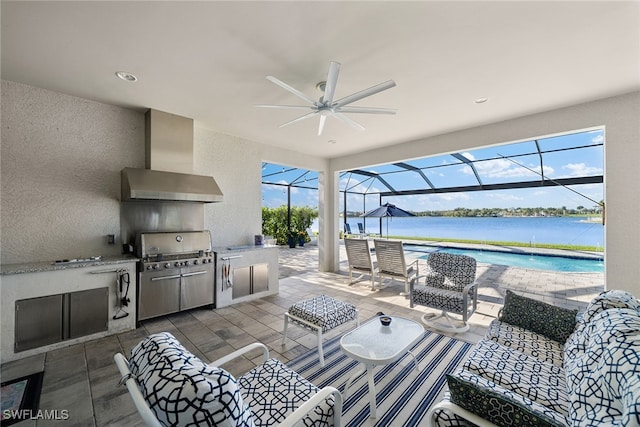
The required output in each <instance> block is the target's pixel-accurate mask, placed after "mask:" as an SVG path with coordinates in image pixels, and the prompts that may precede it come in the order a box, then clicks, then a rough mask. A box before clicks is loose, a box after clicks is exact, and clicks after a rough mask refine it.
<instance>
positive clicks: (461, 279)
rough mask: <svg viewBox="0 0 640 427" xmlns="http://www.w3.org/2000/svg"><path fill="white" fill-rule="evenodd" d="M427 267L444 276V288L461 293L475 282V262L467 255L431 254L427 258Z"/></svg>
mask: <svg viewBox="0 0 640 427" xmlns="http://www.w3.org/2000/svg"><path fill="white" fill-rule="evenodd" d="M427 267H428V269H429V270H430V271H431V272H435V273H439V274H441V275H443V276H445V278H446V280H445V286H446V287H449V289H451V290H454V291H458V292H462V290H463V289H464V287H465V286H467V285H469V284H471V283H473V282H474V281H475V280H476V260H475V258H472V257H470V256H467V255H455V254H448V253H445V252H432V253H430V254H429V257H428V258H427ZM427 275H429V274H427ZM436 286H437V285H436Z"/></svg>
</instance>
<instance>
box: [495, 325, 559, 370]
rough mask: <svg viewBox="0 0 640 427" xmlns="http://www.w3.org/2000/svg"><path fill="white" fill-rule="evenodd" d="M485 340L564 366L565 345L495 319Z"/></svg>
mask: <svg viewBox="0 0 640 427" xmlns="http://www.w3.org/2000/svg"><path fill="white" fill-rule="evenodd" d="M485 339H490V340H491V341H495V342H497V343H499V344H502V345H503V346H505V347H509V348H512V349H514V350H518V351H521V352H523V353H525V354H528V355H529V356H533V357H535V358H537V359H540V360H542V361H544V362H547V363H551V364H553V365H556V366H559V367H562V366H563V351H564V347H563V345H562V344H561V343H559V342H558V341H555V340H552V339H550V338H547V337H545V336H544V335H540V334H537V333H535V332H533V331H530V330H528V329H524V328H521V327H519V326H514V325H512V324H510V323H506V322H501V321H500V320H498V319H494V320H492V321H491V323H490V324H489V329H488V330H487V333H486V334H485Z"/></svg>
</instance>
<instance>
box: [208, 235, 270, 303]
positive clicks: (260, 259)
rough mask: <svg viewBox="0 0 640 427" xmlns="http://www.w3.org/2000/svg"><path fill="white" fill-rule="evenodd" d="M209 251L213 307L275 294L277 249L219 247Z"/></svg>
mask: <svg viewBox="0 0 640 427" xmlns="http://www.w3.org/2000/svg"><path fill="white" fill-rule="evenodd" d="M213 252H214V253H215V260H216V261H215V263H216V264H215V265H216V273H215V276H216V279H215V295H216V298H215V305H216V308H221V307H226V306H229V305H232V304H236V303H239V302H246V301H251V300H253V299H257V298H263V297H265V296H268V295H274V294H277V293H278V289H279V286H278V254H279V250H278V247H277V246H269V245H264V246H253V245H247V246H222V247H215V248H213Z"/></svg>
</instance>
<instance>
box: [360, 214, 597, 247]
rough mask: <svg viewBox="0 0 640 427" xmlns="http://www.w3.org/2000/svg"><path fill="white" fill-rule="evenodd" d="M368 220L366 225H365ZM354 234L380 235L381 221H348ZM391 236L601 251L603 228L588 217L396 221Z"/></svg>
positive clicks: (391, 225) (384, 230)
mask: <svg viewBox="0 0 640 427" xmlns="http://www.w3.org/2000/svg"><path fill="white" fill-rule="evenodd" d="M365 220H366V222H365ZM348 222H349V225H350V227H351V230H352V231H353V232H357V230H358V223H359V222H361V223H363V224H365V228H366V230H367V231H368V232H370V233H379V232H380V229H379V219H378V218H348ZM388 224H389V235H391V236H403V237H432V238H435V239H438V238H450V239H469V240H479V241H508V242H523V243H529V244H531V245H532V246H535V245H536V244H540V243H550V244H564V245H587V246H597V247H602V246H603V242H604V226H603V225H602V223H601V222H599V221H598V222H593V221H591V222H590V221H588V218H587V217H487V218H479V217H418V216H416V217H396V218H389V219H388ZM382 235H383V236H386V235H387V218H382Z"/></svg>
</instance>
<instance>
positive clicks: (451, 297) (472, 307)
mask: <svg viewBox="0 0 640 427" xmlns="http://www.w3.org/2000/svg"><path fill="white" fill-rule="evenodd" d="M422 278H424V279H425V284H424V285H420V284H418V282H419V280H420V279H422ZM415 304H419V305H424V306H427V307H430V308H435V309H438V310H441V313H440V314H437V315H433V314H429V313H427V314H425V315H423V316H422V321H423V322H424V323H425V324H426V325H427V326H430V327H432V328H434V329H438V330H441V331H445V332H454V333H457V332H465V331H467V330H469V325H468V324H467V320H468V319H469V317H470V316H471V315H472V314H473V313H474V312H475V311H476V308H477V305H478V287H477V286H476V260H475V259H474V258H472V257H470V256H466V255H454V254H448V253H445V252H433V253H431V254H429V257H428V258H427V274H426V275H424V276H417V277H415V278H414V279H413V280H411V284H410V296H409V305H410V307H411V308H413V306H414V305H415ZM449 313H454V314H457V315H460V316H462V326H456V325H455V324H454V322H455V321H457V320H454V319H451V318H450V317H449ZM441 317H444V318H445V319H446V320H447V324H446V325H444V324H442V323H439V322H435V320H437V319H439V318H441Z"/></svg>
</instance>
